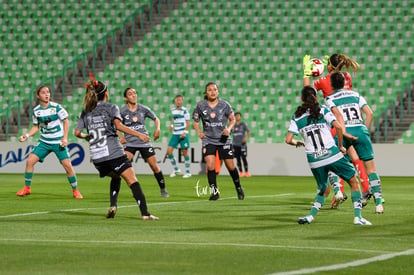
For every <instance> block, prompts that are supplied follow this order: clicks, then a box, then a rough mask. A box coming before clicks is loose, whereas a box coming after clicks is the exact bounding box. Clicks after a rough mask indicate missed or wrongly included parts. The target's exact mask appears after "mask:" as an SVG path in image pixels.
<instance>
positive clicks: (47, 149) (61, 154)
mask: <svg viewBox="0 0 414 275" xmlns="http://www.w3.org/2000/svg"><path fill="white" fill-rule="evenodd" d="M52 152H53V153H55V155H56V156H57V158H58V159H59V161H60V162H62V160H65V159H69V158H70V155H69V151H68V147H67V146H66V147H61V146H60V144H47V143H44V142H43V141H39V144H38V145H37V146H36V147H35V148H34V149H33V151H32V154H35V155H36V156H38V157H39V161H40V162H43V161H44V160H45V158H46V157H47V155H49V154H50V153H52Z"/></svg>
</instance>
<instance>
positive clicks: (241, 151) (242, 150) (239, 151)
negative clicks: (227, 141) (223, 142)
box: [233, 144, 247, 158]
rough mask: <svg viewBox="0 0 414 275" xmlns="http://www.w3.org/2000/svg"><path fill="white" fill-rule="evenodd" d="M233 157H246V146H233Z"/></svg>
mask: <svg viewBox="0 0 414 275" xmlns="http://www.w3.org/2000/svg"><path fill="white" fill-rule="evenodd" d="M233 151H234V157H235V158H238V157H247V145H246V144H242V145H241V146H236V145H233Z"/></svg>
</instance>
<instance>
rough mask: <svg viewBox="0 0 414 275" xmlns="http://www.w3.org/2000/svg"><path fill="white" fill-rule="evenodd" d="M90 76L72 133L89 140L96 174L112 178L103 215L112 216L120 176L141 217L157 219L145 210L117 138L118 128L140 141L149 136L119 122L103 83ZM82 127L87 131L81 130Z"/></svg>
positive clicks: (129, 165) (119, 115)
mask: <svg viewBox="0 0 414 275" xmlns="http://www.w3.org/2000/svg"><path fill="white" fill-rule="evenodd" d="M91 77H92V79H91V80H90V81H89V82H88V83H87V84H86V93H85V97H84V99H83V105H84V109H83V111H82V113H81V115H80V118H79V120H78V123H77V125H76V129H75V136H77V137H78V138H83V139H86V140H87V141H88V142H89V149H90V155H91V160H92V162H93V164H94V165H95V167H96V169H97V170H98V171H99V176H100V177H105V176H108V177H111V184H110V203H111V204H110V208H109V210H108V213H107V214H106V217H107V218H113V217H115V214H116V210H117V202H118V193H119V190H120V188H121V178H123V179H124V180H125V181H126V183H127V184H128V186H129V187H130V188H131V190H132V194H133V196H134V198H135V200H136V202H137V204H138V207H139V209H140V211H141V215H142V216H141V218H142V219H143V220H158V217H156V216H153V215H151V214H150V213H149V212H148V209H147V203H146V199H145V195H144V193H143V192H142V189H141V185H140V184H139V183H138V180H137V178H136V176H135V172H134V169H133V168H132V165H131V162H130V161H129V160H128V158H127V157H126V155H125V152H124V149H123V147H122V145H121V143H120V141H119V139H118V135H117V130H118V131H121V132H124V133H128V134H130V135H134V136H136V137H137V138H139V139H141V140H143V141H148V140H149V136H148V135H145V134H142V133H139V132H137V131H134V130H131V129H129V128H128V127H126V126H125V125H123V124H122V122H121V114H120V112H119V108H118V106H116V105H114V104H111V103H108V102H107V101H108V97H109V95H108V90H107V86H106V84H105V83H103V82H101V81H97V80H95V78H94V77H93V76H92V75H91ZM84 129H86V131H87V134H85V133H82V131H83V130H84Z"/></svg>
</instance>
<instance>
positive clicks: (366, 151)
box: [344, 127, 374, 161]
mask: <svg viewBox="0 0 414 275" xmlns="http://www.w3.org/2000/svg"><path fill="white" fill-rule="evenodd" d="M346 131H347V132H348V133H350V134H351V135H354V136H356V137H357V138H358V139H357V140H354V141H349V140H347V139H344V147H345V148H347V149H348V148H349V146H351V145H353V146H354V148H355V151H356V152H357V154H358V156H359V158H360V159H361V160H362V161H369V160H372V159H374V149H373V148H372V142H371V137H370V135H369V133H368V131H367V130H366V128H365V127H364V128H356V129H353V128H347V129H346Z"/></svg>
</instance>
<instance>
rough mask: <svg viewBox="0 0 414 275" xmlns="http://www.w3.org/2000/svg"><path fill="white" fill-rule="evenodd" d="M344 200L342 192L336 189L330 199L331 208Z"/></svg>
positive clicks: (336, 206)
mask: <svg viewBox="0 0 414 275" xmlns="http://www.w3.org/2000/svg"><path fill="white" fill-rule="evenodd" d="M343 201H344V194H343V193H342V192H341V191H338V192H337V193H336V194H335V196H334V197H333V199H332V204H331V208H338V206H339V205H340V204H341V203H342V202H343Z"/></svg>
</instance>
